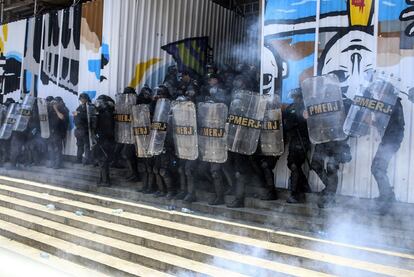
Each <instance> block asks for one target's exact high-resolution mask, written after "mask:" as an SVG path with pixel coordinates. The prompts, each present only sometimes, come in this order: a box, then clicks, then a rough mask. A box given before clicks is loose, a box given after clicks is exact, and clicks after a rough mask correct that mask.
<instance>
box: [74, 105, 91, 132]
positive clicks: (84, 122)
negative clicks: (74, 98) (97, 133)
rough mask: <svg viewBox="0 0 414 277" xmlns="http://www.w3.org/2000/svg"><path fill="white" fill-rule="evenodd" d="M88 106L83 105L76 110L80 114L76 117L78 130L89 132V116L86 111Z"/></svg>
mask: <svg viewBox="0 0 414 277" xmlns="http://www.w3.org/2000/svg"><path fill="white" fill-rule="evenodd" d="M86 105H87V104H86ZM86 105H84V104H81V105H79V107H78V108H77V109H76V111H77V112H78V114H77V115H76V116H75V117H74V121H75V126H76V129H83V130H88V114H87V111H86Z"/></svg>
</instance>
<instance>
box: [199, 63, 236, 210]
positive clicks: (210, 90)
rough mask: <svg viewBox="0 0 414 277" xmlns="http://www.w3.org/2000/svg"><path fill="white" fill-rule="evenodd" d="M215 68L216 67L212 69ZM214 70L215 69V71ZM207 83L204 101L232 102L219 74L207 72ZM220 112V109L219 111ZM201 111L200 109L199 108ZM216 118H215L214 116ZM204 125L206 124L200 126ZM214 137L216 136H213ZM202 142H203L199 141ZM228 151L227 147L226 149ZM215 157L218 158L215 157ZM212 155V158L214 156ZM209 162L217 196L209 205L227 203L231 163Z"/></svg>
mask: <svg viewBox="0 0 414 277" xmlns="http://www.w3.org/2000/svg"><path fill="white" fill-rule="evenodd" d="M212 70H214V68H213V69H212ZM213 72H214V71H213ZM205 79H206V80H207V85H206V86H204V87H203V91H204V92H203V93H202V94H203V95H205V96H204V99H203V100H202V101H203V102H207V103H223V104H225V105H226V106H227V107H228V105H229V104H230V95H229V93H228V92H227V90H226V89H225V88H224V86H223V85H222V82H221V80H220V78H219V76H218V75H217V74H215V73H209V74H207V76H206V78H205ZM217 112H219V111H217ZM199 113H200V110H199ZM219 115H220V114H215V113H214V115H213V114H209V113H208V114H199V116H219ZM213 119H214V118H213ZM199 122H203V119H202V118H199ZM199 127H204V126H199ZM212 139H214V138H212ZM199 143H201V142H199ZM226 145H227V144H226ZM226 151H227V149H226ZM218 155H219V156H221V155H222V153H218ZM212 157H213V158H218V157H214V156H212ZM212 157H210V158H212ZM207 164H208V170H209V173H210V176H211V178H212V181H213V184H214V190H215V194H216V196H215V197H214V198H213V199H212V200H211V201H209V203H208V204H209V205H221V204H224V203H225V201H224V200H225V199H224V198H225V177H226V176H228V174H232V172H231V171H232V170H231V167H230V165H229V162H228V160H227V161H226V162H224V163H219V162H207Z"/></svg>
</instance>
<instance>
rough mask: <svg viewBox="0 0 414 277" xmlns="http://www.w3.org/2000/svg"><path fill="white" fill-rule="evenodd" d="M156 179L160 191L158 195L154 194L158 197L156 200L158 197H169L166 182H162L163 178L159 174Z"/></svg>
mask: <svg viewBox="0 0 414 277" xmlns="http://www.w3.org/2000/svg"><path fill="white" fill-rule="evenodd" d="M155 179H156V183H157V187H158V190H157V192H156V193H154V195H153V196H154V197H156V198H157V197H164V196H166V195H167V189H166V187H165V186H164V182H163V181H162V178H161V176H160V175H158V174H157V175H156V176H155Z"/></svg>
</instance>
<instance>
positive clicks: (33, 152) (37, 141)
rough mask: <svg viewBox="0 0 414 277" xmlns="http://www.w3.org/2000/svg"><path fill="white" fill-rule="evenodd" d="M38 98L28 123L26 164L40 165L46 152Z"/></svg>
mask: <svg viewBox="0 0 414 277" xmlns="http://www.w3.org/2000/svg"><path fill="white" fill-rule="evenodd" d="M37 101H38V100H37V99H36V101H35V103H34V105H33V113H32V117H31V118H30V121H29V124H28V129H29V130H28V132H27V133H28V136H27V141H26V143H25V147H24V148H25V154H26V160H25V163H26V165H32V164H34V165H39V164H40V159H41V154H42V152H44V149H43V147H42V146H44V144H43V140H42V138H41V136H40V119H39V110H38V106H37Z"/></svg>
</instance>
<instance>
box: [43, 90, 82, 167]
mask: <svg viewBox="0 0 414 277" xmlns="http://www.w3.org/2000/svg"><path fill="white" fill-rule="evenodd" d="M48 114H49V125H50V137H49V140H48V153H49V161H50V165H49V166H50V167H52V168H61V167H62V162H63V160H62V155H63V153H62V151H63V144H64V141H65V138H66V133H67V130H68V127H69V110H68V108H67V107H66V105H65V103H64V102H63V99H62V97H59V96H58V97H55V99H54V100H52V101H51V102H50V106H49V107H48ZM88 145H89V144H88Z"/></svg>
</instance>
